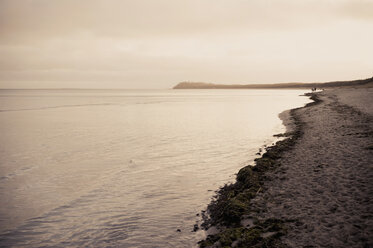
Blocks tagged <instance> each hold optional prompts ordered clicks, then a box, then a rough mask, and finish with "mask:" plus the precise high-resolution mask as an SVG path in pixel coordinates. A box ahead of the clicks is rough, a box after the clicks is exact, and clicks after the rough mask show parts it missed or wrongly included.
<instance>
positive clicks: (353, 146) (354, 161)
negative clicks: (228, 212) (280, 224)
mask: <svg viewBox="0 0 373 248" xmlns="http://www.w3.org/2000/svg"><path fill="white" fill-rule="evenodd" d="M318 96H319V98H320V99H321V100H322V102H321V103H320V104H316V105H312V106H310V107H308V108H301V109H297V110H296V111H295V114H296V115H297V116H299V117H300V119H301V120H302V121H303V122H304V124H305V125H304V135H303V136H302V137H301V138H300V139H299V140H298V141H297V144H296V145H295V146H294V148H293V149H291V150H289V151H287V152H285V153H284V154H283V156H282V158H281V166H280V167H279V168H278V169H276V171H274V172H270V173H269V177H270V179H271V180H268V181H266V182H265V188H266V190H264V191H263V193H259V194H258V195H257V197H256V198H254V199H253V200H252V202H251V203H252V204H254V206H255V207H257V208H258V209H262V210H263V211H262V212H261V213H259V216H258V217H260V218H269V217H274V218H280V219H285V220H289V219H290V220H294V222H291V223H290V224H289V230H288V234H287V235H286V236H283V237H282V241H283V242H284V243H285V244H287V245H289V246H290V247H373V219H372V216H373V200H372V196H373V150H372V146H373V121H372V120H373V105H372V100H373V88H358V89H334V90H326V91H324V92H320V93H318ZM284 123H285V124H289V122H288V121H287V120H286V118H285V119H284ZM289 127H291V125H290V126H289Z"/></svg>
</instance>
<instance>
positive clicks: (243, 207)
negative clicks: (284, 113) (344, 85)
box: [198, 93, 321, 248]
mask: <svg viewBox="0 0 373 248" xmlns="http://www.w3.org/2000/svg"><path fill="white" fill-rule="evenodd" d="M306 95H307V96H310V98H311V99H312V100H314V102H312V103H309V104H307V105H306V106H304V107H303V108H307V107H310V106H312V105H315V104H318V103H319V102H321V100H320V99H319V98H318V97H317V95H316V94H314V93H310V94H306ZM297 109H299V108H296V109H292V110H291V111H290V116H291V118H292V120H293V123H294V125H295V130H294V131H293V132H290V133H285V134H283V136H285V137H287V138H286V139H284V140H281V141H278V142H277V143H276V144H275V145H274V146H270V147H267V148H266V152H265V153H264V154H263V155H262V157H261V158H258V159H256V160H255V166H251V165H248V166H246V167H244V168H242V169H240V171H239V172H238V174H237V177H236V182H235V183H233V184H226V185H225V186H223V187H222V188H221V189H219V191H218V192H217V194H216V196H215V199H214V200H213V201H212V202H211V203H210V204H209V206H208V208H207V210H208V211H207V212H208V214H209V216H206V215H205V217H204V223H203V224H202V225H201V226H202V228H203V229H205V230H207V229H208V228H210V227H212V226H215V227H217V228H218V230H219V233H217V234H214V235H209V236H207V238H206V239H205V240H201V241H200V242H199V243H198V244H199V246H200V247H202V248H203V247H210V246H212V247H238V248H240V247H285V245H284V244H283V243H281V241H280V237H281V236H283V235H285V234H286V232H287V228H286V222H289V221H294V220H280V219H274V218H271V219H265V220H258V219H256V218H253V217H251V216H250V213H253V212H255V211H265V210H263V209H261V210H258V209H255V208H253V207H252V206H251V204H250V200H251V199H253V198H254V197H255V196H256V195H257V193H258V192H259V191H264V190H265V189H264V188H263V187H262V186H263V184H264V182H265V181H266V180H268V178H267V177H266V172H268V171H271V170H273V169H275V168H277V167H279V166H281V163H280V161H279V159H280V158H281V155H282V154H283V153H284V152H285V151H287V150H289V149H291V148H292V147H293V146H294V145H295V143H296V142H297V140H298V139H299V138H300V137H301V136H302V135H303V127H304V123H303V122H302V121H301V120H300V118H299V116H297V115H296V113H295V111H296V110H297ZM248 218H252V219H253V226H250V227H245V226H242V225H241V221H242V220H243V219H248Z"/></svg>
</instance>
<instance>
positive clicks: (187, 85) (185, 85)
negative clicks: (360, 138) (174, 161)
mask: <svg viewBox="0 0 373 248" xmlns="http://www.w3.org/2000/svg"><path fill="white" fill-rule="evenodd" d="M366 84H373V77H371V78H367V79H360V80H353V81H333V82H326V83H278V84H213V83H203V82H181V83H179V84H177V85H176V86H175V87H173V89H292V88H294V89H296V88H330V87H344V86H360V85H366Z"/></svg>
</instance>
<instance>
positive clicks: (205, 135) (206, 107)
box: [0, 90, 309, 247]
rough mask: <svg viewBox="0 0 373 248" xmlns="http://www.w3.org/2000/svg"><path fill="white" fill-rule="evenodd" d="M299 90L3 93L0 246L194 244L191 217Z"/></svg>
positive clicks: (267, 140) (259, 143) (277, 124)
mask: <svg viewBox="0 0 373 248" xmlns="http://www.w3.org/2000/svg"><path fill="white" fill-rule="evenodd" d="M303 93H304V91H301V90H147V91H145V90H142V91H136V90H1V91H0V128H1V129H0V130H1V132H0V164H1V165H0V199H1V204H0V246H12V245H14V246H17V247H22V246H25V247H41V246H45V247H66V246H69V247H87V246H91V247H107V246H111V247H191V246H193V245H195V244H196V242H197V241H198V240H200V239H201V237H203V235H204V234H203V232H202V231H199V232H197V233H194V232H191V230H192V229H193V225H194V224H195V223H196V221H199V217H198V216H196V214H197V213H200V212H201V210H203V209H205V208H206V206H207V204H208V203H209V201H210V199H211V197H212V195H213V194H214V191H215V190H217V189H218V188H219V187H220V186H222V185H223V184H224V183H226V182H228V181H232V180H233V179H234V173H237V171H238V170H239V168H241V167H243V166H245V165H247V164H249V163H252V160H253V159H254V158H255V153H256V152H257V151H258V148H259V147H263V145H265V144H271V143H272V142H274V141H275V138H273V136H272V135H273V134H275V133H281V132H284V127H283V125H282V123H281V121H280V119H279V118H278V114H279V113H280V112H282V111H284V110H286V109H290V108H294V107H299V106H303V105H304V104H305V103H306V102H309V100H308V98H306V97H300V96H299V95H301V94H303ZM177 229H180V230H181V232H176V230H177Z"/></svg>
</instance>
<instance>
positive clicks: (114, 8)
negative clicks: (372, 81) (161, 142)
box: [0, 0, 373, 89]
mask: <svg viewBox="0 0 373 248" xmlns="http://www.w3.org/2000/svg"><path fill="white" fill-rule="evenodd" d="M372 30H373V0H302V1H299V0H276V1H275V0H272V1H270V0H136V1H135V0H0V88H125V89H144V88H149V89H156V88H164V89H165V88H170V87H172V86H174V85H175V84H177V83H178V82H181V81H194V82H211V83H225V84H250V83H281V82H325V81H333V80H353V79H361V78H368V77H371V76H373V59H372V58H373V45H372V44H373V31H372Z"/></svg>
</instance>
